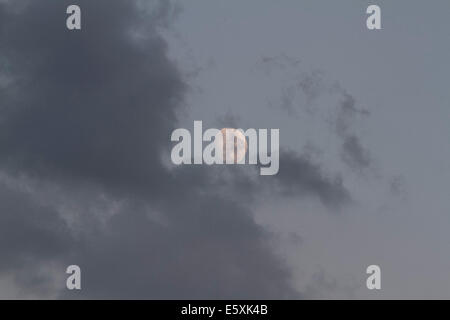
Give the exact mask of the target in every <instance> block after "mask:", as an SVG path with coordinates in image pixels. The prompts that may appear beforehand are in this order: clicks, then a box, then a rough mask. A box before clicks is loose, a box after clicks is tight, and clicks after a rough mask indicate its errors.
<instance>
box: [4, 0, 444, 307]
mask: <svg viewBox="0 0 450 320" xmlns="http://www.w3.org/2000/svg"><path fill="white" fill-rule="evenodd" d="M72 2H73V1H60V2H58V4H55V3H54V2H53V1H46V0H39V1H17V2H14V3H15V5H14V7H11V4H8V2H7V1H6V2H5V1H1V2H0V59H1V61H3V62H4V63H3V66H4V67H3V68H2V69H1V70H3V71H2V72H1V73H2V74H1V76H0V133H1V136H0V172H1V174H0V199H1V203H0V243H1V245H0V297H1V298H21V297H25V298H28V297H37V298H79V297H85V298H449V297H450V272H449V270H450V256H449V255H448V254H447V253H448V243H449V241H450V235H449V233H448V232H447V229H448V227H449V226H450V215H449V212H448V208H449V207H450V201H449V200H448V199H449V196H448V190H449V184H450V183H449V181H450V180H449V179H450V173H449V170H448V169H449V166H450V164H449V163H450V161H449V160H450V152H449V151H448V150H449V148H448V146H449V142H448V141H449V140H448V137H449V134H450V130H449V126H448V119H450V111H449V101H450V92H449V90H448V89H447V86H448V81H447V79H448V75H449V74H450V70H449V69H450V65H449V64H448V61H447V57H448V56H450V54H449V53H450V52H449V51H450V45H449V43H450V42H449V40H450V28H449V26H448V24H449V22H448V15H449V13H450V3H448V1H434V2H433V4H430V3H426V2H423V1H406V0H405V1H395V2H394V1H376V2H368V1H353V0H342V1H287V0H286V1H279V2H273V1H269V0H258V1H257V0H251V1H250V0H249V1H237V0H233V1H226V2H225V1H205V0H194V1H189V2H181V1H180V2H176V3H173V2H172V3H170V4H168V2H165V1H164V2H158V1H151V2H140V7H138V9H136V8H135V7H134V5H133V2H132V1H114V2H112V1H96V2H95V4H93V3H92V2H90V1H81V0H80V1H77V3H78V4H79V5H80V6H81V8H82V12H83V29H82V31H81V32H78V33H76V32H69V31H68V30H67V29H66V28H65V23H64V19H65V8H66V7H67V5H68V4H72ZM18 3H19V4H20V5H17V4H18ZM372 3H376V4H378V5H380V7H381V10H382V28H383V29H382V30H380V31H368V30H367V29H366V27H365V19H366V17H367V16H366V14H365V9H366V8H367V6H368V5H369V4H372ZM22 5H23V6H22ZM16 6H17V7H16ZM106 7H108V8H106ZM147 9H148V10H147ZM5 66H8V68H6V67H5ZM193 120H203V121H204V127H206V128H209V127H220V126H227V125H229V124H232V125H233V126H239V127H242V128H250V127H251V128H280V136H281V156H280V172H279V174H278V175H276V176H273V177H261V176H259V175H258V174H257V170H255V168H254V167H252V166H244V167H242V168H236V167H224V166H223V167H211V168H207V167H203V166H198V167H187V166H184V167H179V168H173V165H171V164H170V158H168V154H169V153H170V149H171V143H170V140H169V137H170V133H171V131H172V130H173V129H175V128H178V127H185V128H188V129H190V130H191V129H192V126H193ZM69 264H79V265H80V267H81V268H82V270H83V280H82V281H83V290H82V291H81V292H78V293H74V292H69V291H66V290H65V289H64V286H65V274H64V271H65V267H66V266H67V265H69ZM370 264H378V265H380V267H381V270H382V290H381V291H377V292H373V291H369V290H367V289H366V287H365V279H366V274H365V269H366V267H367V266H368V265H370Z"/></svg>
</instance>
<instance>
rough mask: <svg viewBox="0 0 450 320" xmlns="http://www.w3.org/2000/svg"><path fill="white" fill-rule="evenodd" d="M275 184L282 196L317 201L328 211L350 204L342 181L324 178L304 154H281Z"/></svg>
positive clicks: (348, 195)
mask: <svg viewBox="0 0 450 320" xmlns="http://www.w3.org/2000/svg"><path fill="white" fill-rule="evenodd" d="M276 180H277V182H278V187H279V188H280V191H281V192H282V193H283V194H285V195H288V196H297V197H298V196H313V197H318V198H319V200H320V201H321V202H322V203H323V204H324V205H325V206H327V207H328V208H329V209H330V210H332V211H335V210H340V209H341V208H342V207H343V206H345V205H347V204H350V203H351V195H350V192H349V191H348V190H347V189H346V188H345V186H344V185H343V180H342V178H341V177H340V176H339V175H335V176H329V175H327V174H326V173H325V172H324V170H323V169H322V168H321V167H320V165H318V164H315V163H314V162H313V161H312V160H311V159H310V157H308V155H306V154H304V155H298V154H296V153H294V152H290V151H284V152H282V153H281V155H280V171H279V173H278V174H277V175H276Z"/></svg>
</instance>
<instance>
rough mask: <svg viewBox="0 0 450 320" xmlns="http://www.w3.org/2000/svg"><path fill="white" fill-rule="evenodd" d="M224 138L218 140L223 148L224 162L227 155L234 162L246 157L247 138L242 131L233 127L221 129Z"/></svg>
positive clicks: (219, 146) (219, 145)
mask: <svg viewBox="0 0 450 320" xmlns="http://www.w3.org/2000/svg"><path fill="white" fill-rule="evenodd" d="M220 133H221V134H222V139H220V137H216V138H218V139H217V140H216V141H217V143H218V145H217V147H218V148H222V150H223V163H226V159H227V156H228V157H229V159H231V160H233V163H239V162H241V161H242V160H244V159H245V154H246V152H247V148H248V146H247V139H245V136H244V135H243V134H242V132H241V131H239V130H236V129H233V128H223V129H222V130H220ZM217 136H219V134H217Z"/></svg>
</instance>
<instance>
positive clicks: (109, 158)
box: [0, 0, 297, 298]
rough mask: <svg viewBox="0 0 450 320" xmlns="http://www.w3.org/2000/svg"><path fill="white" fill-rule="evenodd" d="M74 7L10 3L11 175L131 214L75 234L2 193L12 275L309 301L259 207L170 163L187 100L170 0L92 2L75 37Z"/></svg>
mask: <svg viewBox="0 0 450 320" xmlns="http://www.w3.org/2000/svg"><path fill="white" fill-rule="evenodd" d="M69 4H71V2H69V1H59V2H58V3H55V2H54V1H39V2H37V1H30V2H27V3H26V5H24V6H23V7H22V8H20V10H10V9H11V7H9V6H8V5H7V4H5V3H2V4H1V5H0V16H1V21H0V49H1V51H0V55H1V58H2V60H3V61H6V62H7V63H8V65H9V66H10V69H9V73H8V75H7V76H8V78H9V80H10V82H9V83H8V84H7V85H5V86H3V87H2V88H1V92H0V99H1V100H0V104H1V125H0V137H1V138H0V154H1V157H0V166H1V168H2V171H3V172H5V174H7V175H9V176H11V177H19V176H22V175H25V176H27V177H28V178H29V179H31V180H34V181H44V182H48V183H52V184H55V185H57V186H58V188H60V189H61V190H66V192H67V195H66V196H67V197H70V195H71V192H72V191H73V190H77V189H80V190H82V189H89V190H92V192H93V193H95V192H97V193H99V194H102V193H106V194H107V195H108V196H109V197H113V198H114V199H117V200H123V201H125V202H126V203H127V205H126V206H125V208H122V210H121V211H119V212H118V213H116V214H115V215H113V216H112V217H111V218H109V219H107V222H106V224H105V225H103V226H100V225H99V223H98V221H97V219H96V218H94V217H91V218H90V217H89V215H87V214H84V216H83V219H84V220H83V221H82V228H83V232H81V233H80V232H78V233H77V234H76V235H77V236H76V237H75V236H74V231H73V230H72V229H70V228H68V227H67V226H66V225H65V224H64V223H63V222H62V220H61V217H60V215H61V212H57V210H56V207H55V208H52V207H51V206H50V207H49V208H48V209H47V208H46V209H40V207H38V206H34V205H33V204H29V205H26V204H27V202H26V201H27V200H26V196H25V195H23V196H19V195H17V196H13V195H12V194H10V193H8V192H7V191H4V190H2V197H3V198H5V199H12V200H13V201H5V202H3V203H2V210H1V212H0V215H1V218H0V219H5V221H4V222H5V223H4V224H3V223H2V227H3V226H4V227H5V228H11V230H10V232H5V233H3V234H2V240H3V241H2V245H3V247H2V250H1V251H0V255H1V256H2V258H1V259H0V260H1V261H2V262H3V265H2V269H1V271H2V272H6V273H7V274H8V272H9V273H14V272H15V271H14V270H16V268H15V264H16V265H17V264H20V263H24V262H23V261H27V263H30V264H31V265H32V264H33V262H34V261H36V260H39V261H41V262H42V261H43V262H47V263H51V262H53V261H58V263H60V264H62V265H69V264H74V263H75V264H79V265H80V266H81V267H82V270H83V290H82V291H81V292H80V293H73V292H64V291H63V293H62V297H64V298H71V297H78V295H79V296H80V297H95V298H108V297H114V298H286V297H293V296H297V293H296V292H295V290H293V289H292V287H291V285H290V283H289V279H290V272H289V270H288V269H287V268H286V267H285V266H284V264H283V262H282V261H281V260H280V259H278V258H277V256H276V255H275V254H274V253H273V250H272V248H271V247H270V234H268V233H267V232H266V231H264V230H263V229H262V228H261V227H259V226H258V225H257V224H256V223H255V222H254V221H253V218H252V212H251V211H250V209H249V207H248V204H246V203H245V202H244V203H242V204H238V203H237V201H235V200H233V198H230V197H224V196H222V195H220V194H218V192H215V190H214V183H213V182H211V181H213V180H212V178H211V174H212V173H211V172H212V171H210V170H206V169H205V170H200V169H199V168H196V167H186V168H179V169H176V170H173V171H171V170H169V169H167V167H166V166H165V165H164V164H163V163H162V160H161V154H162V153H163V152H166V151H167V150H168V149H169V148H170V145H169V137H170V133H171V131H172V130H173V129H174V128H175V127H176V126H177V119H176V116H175V114H176V111H177V110H179V109H180V108H182V101H183V96H184V94H185V92H186V84H185V83H184V80H183V77H182V76H181V74H180V73H179V72H178V69H177V68H176V66H175V65H174V63H173V62H171V61H170V60H169V59H168V58H167V45H166V43H165V41H164V40H163V38H162V37H161V36H160V35H159V34H158V32H157V31H158V28H159V27H161V26H164V25H165V23H166V22H167V21H168V20H167V13H168V12H172V11H171V10H169V9H168V8H167V3H166V2H158V3H156V2H155V8H156V9H155V10H156V11H155V10H153V11H151V14H148V15H145V14H143V13H142V12H141V11H140V10H139V9H138V8H137V7H136V6H135V5H134V2H132V1H96V2H95V4H94V3H93V2H92V1H82V0H80V1H77V4H79V5H80V7H81V8H82V17H83V20H82V30H81V31H73V32H70V31H68V30H67V29H66V27H65V21H64V19H65V9H66V7H67V5H69ZM161 4H162V5H161ZM155 12H156V13H155ZM228 183H232V185H231V186H230V188H232V187H234V183H238V184H239V183H241V185H242V189H247V187H250V186H251V184H249V183H248V182H247V181H246V180H245V179H242V180H241V182H239V181H237V180H232V181H231V182H230V181H228ZM246 184H247V185H246ZM210 188H212V189H210ZM253 189H254V188H253ZM22 198H23V199H22ZM78 200H79V201H80V202H84V201H86V202H87V201H88V199H83V198H79V199H78ZM50 204H51V201H50ZM23 206H27V207H24V208H23ZM80 208H83V205H81V204H80ZM17 212H20V213H17ZM154 212H157V213H158V214H160V215H161V216H162V218H161V221H156V222H155V221H154V220H153V219H151V218H150V216H151V215H152V214H153V213H154ZM75 239H76V240H75ZM18 257H24V259H23V260H22V259H19V258H18ZM27 271H28V273H27V274H28V278H27V279H28V280H27V281H25V282H17V285H19V286H21V289H22V290H24V291H25V292H26V291H27V290H30V291H33V293H35V294H38V295H39V294H43V291H40V290H44V289H43V287H42V286H34V287H33V288H31V287H30V286H29V285H27V283H31V282H32V281H33V279H35V280H36V281H37V279H38V274H37V273H36V272H33V271H32V268H30V269H29V270H28V269H27ZM61 272H64V270H61Z"/></svg>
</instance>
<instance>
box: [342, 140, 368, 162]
mask: <svg viewBox="0 0 450 320" xmlns="http://www.w3.org/2000/svg"><path fill="white" fill-rule="evenodd" d="M341 155H342V160H343V161H344V162H345V163H346V164H347V165H348V166H350V167H351V168H354V169H364V168H368V167H369V166H370V164H371V159H370V155H369V153H368V151H367V150H366V149H364V148H363V146H362V145H361V143H360V140H359V138H358V137H357V136H356V135H349V136H347V137H345V140H344V143H343V145H342V154H341Z"/></svg>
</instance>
